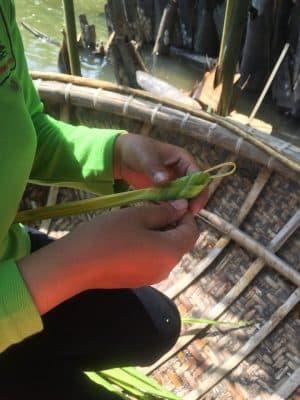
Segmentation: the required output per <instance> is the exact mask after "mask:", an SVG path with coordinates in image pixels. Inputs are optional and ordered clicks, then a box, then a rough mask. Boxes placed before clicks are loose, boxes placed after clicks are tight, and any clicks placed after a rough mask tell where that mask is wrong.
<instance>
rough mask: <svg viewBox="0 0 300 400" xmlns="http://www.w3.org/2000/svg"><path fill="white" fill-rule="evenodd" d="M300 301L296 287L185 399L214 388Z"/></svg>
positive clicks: (194, 399) (193, 397) (299, 290)
mask: <svg viewBox="0 0 300 400" xmlns="http://www.w3.org/2000/svg"><path fill="white" fill-rule="evenodd" d="M299 301H300V288H298V289H296V290H295V291H294V292H293V293H292V294H291V295H290V297H289V298H288V299H287V300H286V302H285V303H284V304H283V305H282V306H281V307H279V308H278V309H277V310H276V311H275V312H274V314H273V315H271V317H270V319H269V320H268V321H267V322H266V323H265V324H264V325H263V326H262V328H260V329H259V330H258V331H257V332H256V333H255V334H254V335H253V336H252V337H251V338H250V339H249V340H248V341H247V342H246V343H245V344H244V345H243V346H242V347H241V348H240V349H239V350H238V351H237V353H235V354H234V355H233V356H231V357H230V358H229V359H228V360H226V361H225V362H224V363H222V364H220V365H218V366H216V367H214V369H213V370H212V371H210V372H209V373H207V374H204V375H203V376H202V379H201V382H200V383H199V387H198V388H197V389H195V390H193V391H192V392H190V393H189V394H188V395H187V396H186V397H185V400H198V399H200V398H201V397H202V396H203V395H204V394H205V393H207V392H208V391H209V390H210V389H212V388H213V387H214V386H215V385H216V384H217V383H218V382H220V381H221V380H222V379H223V378H224V376H226V375H227V374H228V373H230V372H231V371H232V370H233V369H234V368H235V367H236V366H237V365H239V364H240V363H241V362H242V361H243V360H244V359H245V358H246V357H247V356H248V355H249V354H251V353H252V351H253V350H255V349H256V347H257V346H258V345H259V344H260V343H261V342H262V341H263V340H264V339H265V338H266V337H267V336H268V335H269V334H270V333H271V332H272V331H273V330H274V329H275V328H276V326H277V325H278V324H279V323H280V322H281V321H282V320H283V319H284V318H285V317H286V316H287V315H288V313H289V312H290V311H291V310H292V309H293V308H294V307H295V306H296V305H297V304H298V303H299Z"/></svg>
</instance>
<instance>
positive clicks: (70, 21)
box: [63, 0, 81, 76]
mask: <svg viewBox="0 0 300 400" xmlns="http://www.w3.org/2000/svg"><path fill="white" fill-rule="evenodd" d="M63 6H64V16H65V23H66V33H67V44H68V53H69V58H70V65H71V73H72V75H78V76H80V75H81V68H80V60H79V54H78V49H77V35H76V23H75V11H74V3H73V0H63Z"/></svg>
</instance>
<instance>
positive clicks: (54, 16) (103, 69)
mask: <svg viewBox="0 0 300 400" xmlns="http://www.w3.org/2000/svg"><path fill="white" fill-rule="evenodd" d="M105 3H106V1H105V0H74V6H75V13H76V16H77V17H78V15H80V14H86V16H87V18H88V21H89V23H90V24H95V26H96V34H97V41H98V42H100V41H103V42H104V43H105V42H106V40H107V30H106V22H105V15H104V4H105ZM15 4H16V11H17V20H18V22H19V25H20V22H21V21H24V22H26V23H27V24H29V25H30V26H32V27H34V28H36V29H38V30H39V31H41V32H43V33H45V34H46V35H48V36H50V37H52V38H53V39H56V40H58V41H60V40H61V29H62V27H63V25H64V18H63V8H62V1H61V0H15ZM77 19H78V18H77ZM77 23H78V21H77ZM20 29H21V33H22V37H23V40H24V45H25V50H26V55H27V59H28V64H29V67H30V69H31V70H42V71H57V55H58V47H56V46H55V45H53V44H50V43H47V42H44V41H41V40H39V39H37V38H35V37H34V36H33V35H32V34H31V33H29V32H28V31H27V30H26V29H24V28H23V27H21V26H20ZM77 30H78V31H79V27H77ZM81 61H82V74H83V75H84V76H86V77H90V78H98V79H104V80H109V81H114V80H115V78H114V74H113V72H112V68H111V66H110V65H109V64H107V63H104V64H101V63H100V61H99V60H95V59H82V60H81ZM147 63H148V67H149V69H150V70H151V72H152V73H153V74H154V75H155V76H157V77H160V78H162V79H165V80H166V81H168V82H171V83H173V84H174V85H176V86H177V87H179V88H185V89H189V88H191V87H192V85H193V83H194V82H195V81H196V80H199V79H200V76H201V71H199V72H198V71H196V70H195V69H194V68H191V67H189V66H187V65H185V64H184V63H183V62H182V63H180V62H178V60H177V61H176V63H174V62H173V61H172V60H170V59H163V58H160V59H159V60H158V62H157V63H156V65H155V66H154V65H153V64H152V59H151V57H149V56H148V57H147Z"/></svg>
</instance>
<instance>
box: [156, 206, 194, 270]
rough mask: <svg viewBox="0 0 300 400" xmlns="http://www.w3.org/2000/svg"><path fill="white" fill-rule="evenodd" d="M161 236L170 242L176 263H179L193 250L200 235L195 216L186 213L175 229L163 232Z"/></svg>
mask: <svg viewBox="0 0 300 400" xmlns="http://www.w3.org/2000/svg"><path fill="white" fill-rule="evenodd" d="M161 235H162V236H163V237H164V239H165V240H167V241H168V242H169V246H170V249H171V250H170V251H171V252H172V254H173V255H174V257H175V262H178V261H179V260H180V258H181V257H182V256H183V255H184V254H185V253H187V252H188V251H190V250H191V249H192V248H193V246H194V244H195V242H196V240H197V238H198V235H199V233H198V228H197V224H196V221H195V219H194V217H193V215H192V214H191V213H186V214H185V215H184V216H183V217H182V219H181V220H180V221H179V222H178V223H177V225H176V226H175V227H174V228H171V229H168V230H167V231H165V232H161Z"/></svg>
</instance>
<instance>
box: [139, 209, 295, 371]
mask: <svg viewBox="0 0 300 400" xmlns="http://www.w3.org/2000/svg"><path fill="white" fill-rule="evenodd" d="M299 226H300V213H299V212H297V213H296V214H295V215H294V216H293V217H292V218H291V219H290V220H289V221H288V222H287V223H286V224H285V226H284V227H283V228H282V229H281V230H280V231H279V232H278V234H277V235H276V236H275V237H274V238H273V239H272V241H271V242H270V246H269V247H270V249H271V250H272V251H274V252H276V251H278V250H279V249H280V248H281V246H282V245H283V244H284V243H285V242H286V241H287V240H288V239H289V237H290V236H291V235H292V234H293V233H294V232H295V231H296V230H297V229H298V228H299ZM264 265H265V262H264V260H263V259H262V258H257V259H256V260H255V261H254V262H253V263H252V264H251V265H250V266H249V268H248V270H247V271H246V273H245V274H244V276H242V278H241V279H240V280H239V281H238V282H237V283H236V284H235V285H234V286H233V287H232V289H231V290H230V291H229V292H228V293H227V294H226V295H225V296H224V297H223V299H222V300H220V302H219V303H217V304H216V305H215V306H214V307H213V308H212V309H211V311H209V312H208V313H207V314H206V315H205V318H206V319H212V320H213V319H214V320H216V319H218V318H219V317H220V316H221V315H222V314H223V313H224V312H225V311H226V310H227V309H228V308H229V307H230V306H231V304H233V302H234V301H235V300H236V299H237V298H238V297H239V296H240V295H241V293H242V292H243V291H244V290H245V289H246V288H247V287H248V286H249V285H250V283H251V282H252V281H253V279H254V278H255V277H256V276H257V275H258V273H259V272H260V271H261V270H262V268H263V267H264ZM206 328H207V325H205V324H201V325H199V326H197V325H194V329H193V332H190V333H188V332H187V335H185V336H181V337H180V338H179V339H178V341H177V343H176V344H175V346H174V347H173V348H172V349H171V350H170V351H169V352H168V353H166V354H165V355H164V356H163V357H161V358H160V359H159V360H158V361H156V363H154V364H152V365H151V366H150V367H148V368H145V372H146V373H151V372H153V371H154V370H155V369H156V368H158V367H159V366H160V365H161V364H163V363H164V362H166V361H167V360H168V359H170V358H171V357H173V356H174V355H175V354H176V353H177V352H178V351H180V350H182V349H183V348H184V347H185V346H187V345H188V344H189V343H190V342H192V341H193V340H194V339H195V337H196V336H197V335H198V334H199V333H200V331H203V330H204V329H206Z"/></svg>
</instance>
